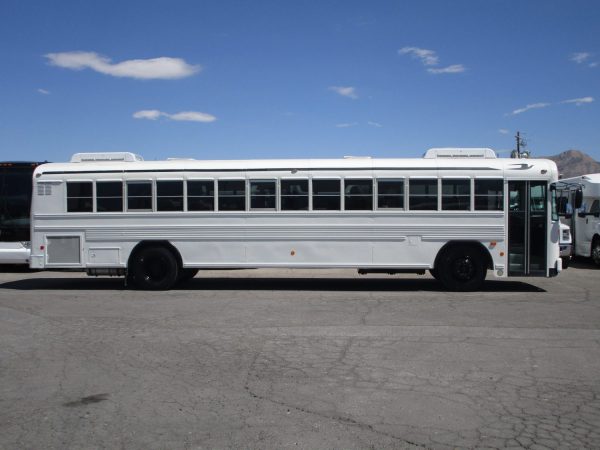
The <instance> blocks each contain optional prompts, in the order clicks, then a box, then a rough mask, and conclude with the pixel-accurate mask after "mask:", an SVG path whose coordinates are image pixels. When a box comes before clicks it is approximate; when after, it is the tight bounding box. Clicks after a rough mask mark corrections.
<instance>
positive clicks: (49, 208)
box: [31, 149, 562, 290]
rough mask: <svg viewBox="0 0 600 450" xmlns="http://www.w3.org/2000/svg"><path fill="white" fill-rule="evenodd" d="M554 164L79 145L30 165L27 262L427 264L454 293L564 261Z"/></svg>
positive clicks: (432, 155) (369, 267) (99, 267)
mask: <svg viewBox="0 0 600 450" xmlns="http://www.w3.org/2000/svg"><path fill="white" fill-rule="evenodd" d="M557 177H558V172H557V168H556V165H555V163H554V162H552V161H549V160H522V159H499V158H496V155H495V153H494V152H493V151H492V150H490V149H432V150H429V151H428V152H427V153H426V155H425V156H424V157H423V158H415V159H371V158H352V157H349V158H344V159H321V160H312V159H305V160H298V159H295V160H291V159H290V160H248V161H200V160H199V161H196V160H166V161H152V162H150V161H143V160H142V158H141V157H139V156H137V155H134V154H132V153H123V154H110V153H108V154H76V155H74V156H73V158H72V159H71V162H69V163H62V164H59V163H52V164H44V165H42V166H40V167H38V168H37V169H36V171H35V174H34V196H33V207H32V253H31V267H32V268H35V269H56V268H61V269H66V268H68V269H78V270H83V271H87V273H88V274H90V275H119V276H125V277H126V278H125V279H126V282H127V283H130V284H132V285H134V286H135V287H137V288H140V289H168V288H170V287H172V286H173V285H174V284H175V283H176V282H177V281H180V280H182V279H187V278H190V277H193V276H194V275H195V274H196V273H197V272H198V270H199V269H218V268H223V269H225V268H236V269H237V268H263V267H269V268H355V269H358V270H359V271H360V273H368V272H389V273H400V272H413V273H424V272H425V271H426V270H430V271H431V273H432V275H434V276H435V277H436V278H437V279H438V280H440V281H441V282H442V283H443V284H444V285H445V286H446V288H448V289H451V290H476V289H479V288H480V287H481V285H482V283H483V281H484V278H485V276H486V272H487V271H488V270H490V271H491V272H492V274H493V276H495V277H499V278H504V277H507V276H546V277H547V276H553V275H556V274H557V273H558V272H560V271H561V269H562V264H561V260H560V256H559V247H558V242H559V221H558V217H557V215H556V211H555V208H554V205H555V201H554V200H555V197H554V195H553V194H554V190H553V189H552V183H554V182H555V181H556V180H557Z"/></svg>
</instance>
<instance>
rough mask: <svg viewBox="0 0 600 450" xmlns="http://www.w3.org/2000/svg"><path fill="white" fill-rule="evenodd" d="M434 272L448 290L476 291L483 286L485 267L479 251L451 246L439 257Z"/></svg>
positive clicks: (474, 248) (466, 247)
mask: <svg viewBox="0 0 600 450" xmlns="http://www.w3.org/2000/svg"><path fill="white" fill-rule="evenodd" d="M436 271H437V273H438V275H439V280H440V281H441V282H442V283H443V284H444V286H445V287H446V288H447V289H448V290H451V291H476V290H478V289H480V288H481V286H482V285H483V281H484V280H485V275H486V272H487V265H486V264H485V259H484V257H483V255H482V252H481V250H480V249H478V248H476V247H473V246H453V247H450V248H448V249H446V250H444V253H443V254H442V255H440V258H439V260H438V264H437V265H436Z"/></svg>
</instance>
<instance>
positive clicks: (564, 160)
mask: <svg viewBox="0 0 600 450" xmlns="http://www.w3.org/2000/svg"><path fill="white" fill-rule="evenodd" d="M539 158H545V159H551V160H552V161H554V162H555V163H556V165H557V166H558V173H559V174H560V175H561V178H571V177H576V176H579V175H586V174H588V173H599V172H600V162H598V161H596V160H595V159H594V158H592V157H591V156H590V155H588V154H587V153H584V152H582V151H580V150H575V149H569V150H566V151H564V152H562V153H559V154H558V155H552V156H540V157H539Z"/></svg>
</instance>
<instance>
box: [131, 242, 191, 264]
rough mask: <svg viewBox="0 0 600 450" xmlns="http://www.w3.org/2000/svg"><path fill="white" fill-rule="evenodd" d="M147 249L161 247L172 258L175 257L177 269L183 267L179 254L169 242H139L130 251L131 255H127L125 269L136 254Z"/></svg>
mask: <svg viewBox="0 0 600 450" xmlns="http://www.w3.org/2000/svg"><path fill="white" fill-rule="evenodd" d="M148 247H163V248H166V249H167V250H169V251H170V252H171V253H172V254H173V256H174V257H175V259H176V260H177V266H178V267H179V268H181V267H183V261H182V259H181V254H180V253H179V251H178V250H177V249H176V248H175V246H174V245H173V244H171V243H170V242H169V241H141V242H139V243H138V244H137V245H136V246H135V247H134V248H133V250H131V253H130V254H129V260H128V261H127V267H129V265H130V261H131V258H132V257H133V256H134V255H135V254H136V253H137V252H139V251H140V250H142V249H144V248H148Z"/></svg>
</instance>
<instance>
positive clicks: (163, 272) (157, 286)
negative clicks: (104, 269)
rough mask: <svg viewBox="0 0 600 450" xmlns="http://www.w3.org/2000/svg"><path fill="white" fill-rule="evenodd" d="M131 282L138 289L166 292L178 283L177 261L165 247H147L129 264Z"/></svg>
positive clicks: (138, 252) (137, 253) (134, 256)
mask: <svg viewBox="0 0 600 450" xmlns="http://www.w3.org/2000/svg"><path fill="white" fill-rule="evenodd" d="M129 265H130V267H129V273H130V274H131V280H132V281H133V284H134V286H135V287H137V288H138V289H143V290H145V291H164V290H166V289H170V288H171V287H172V286H173V285H174V284H175V282H176V281H177V274H178V265H177V259H175V256H174V255H173V253H172V252H171V251H169V250H168V249H166V248H165V247H145V248H142V249H141V250H139V251H137V252H136V253H135V255H133V257H132V258H131V261H130V263H129Z"/></svg>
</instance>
